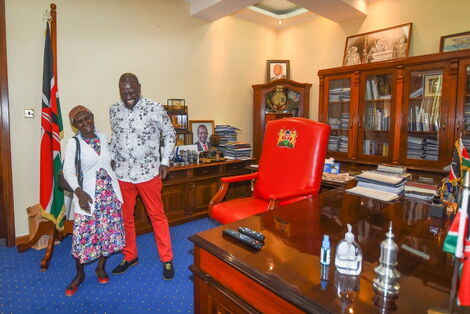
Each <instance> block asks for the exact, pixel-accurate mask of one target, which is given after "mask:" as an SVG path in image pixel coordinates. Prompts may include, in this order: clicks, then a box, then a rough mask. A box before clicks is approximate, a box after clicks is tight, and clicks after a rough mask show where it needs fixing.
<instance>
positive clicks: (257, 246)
mask: <svg viewBox="0 0 470 314" xmlns="http://www.w3.org/2000/svg"><path fill="white" fill-rule="evenodd" d="M223 233H224V234H226V235H228V236H230V237H232V238H234V239H237V240H238V241H241V242H243V243H245V244H247V245H249V246H250V247H252V248H254V249H255V250H259V249H261V248H262V247H263V243H261V242H259V241H258V240H255V239H253V238H250V237H249V236H246V235H244V234H242V233H240V232H238V231H235V230H232V229H225V230H224V231H223Z"/></svg>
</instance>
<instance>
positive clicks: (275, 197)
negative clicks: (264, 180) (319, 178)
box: [269, 189, 317, 201]
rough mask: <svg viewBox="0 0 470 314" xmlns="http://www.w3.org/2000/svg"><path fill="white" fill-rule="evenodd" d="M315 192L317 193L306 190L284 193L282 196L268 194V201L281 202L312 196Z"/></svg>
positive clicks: (313, 190) (314, 190)
mask: <svg viewBox="0 0 470 314" xmlns="http://www.w3.org/2000/svg"><path fill="white" fill-rule="evenodd" d="M316 191H317V190H316V189H307V190H301V191H295V192H289V193H284V194H269V199H270V200H275V201H282V200H285V199H288V198H293V197H299V196H304V195H309V194H314V193H315V192H316Z"/></svg>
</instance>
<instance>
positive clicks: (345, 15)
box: [290, 0, 367, 23]
mask: <svg viewBox="0 0 470 314" xmlns="http://www.w3.org/2000/svg"><path fill="white" fill-rule="evenodd" d="M290 1H291V2H293V3H295V4H296V5H298V6H299V7H302V8H305V9H307V10H309V11H312V12H314V13H316V14H318V15H321V16H323V17H325V18H327V19H329V20H332V21H335V22H337V23H341V22H344V21H347V20H351V19H355V18H359V17H365V16H367V2H366V1H365V0H290Z"/></svg>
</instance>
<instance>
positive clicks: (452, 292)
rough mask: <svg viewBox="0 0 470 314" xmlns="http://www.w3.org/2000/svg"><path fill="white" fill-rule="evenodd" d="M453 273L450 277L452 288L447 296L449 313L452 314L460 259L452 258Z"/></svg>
mask: <svg viewBox="0 0 470 314" xmlns="http://www.w3.org/2000/svg"><path fill="white" fill-rule="evenodd" d="M454 259H455V260H454V273H453V275H452V286H451V290H450V296H449V313H454V304H455V296H456V294H457V282H458V280H459V268H460V259H459V258H456V257H454Z"/></svg>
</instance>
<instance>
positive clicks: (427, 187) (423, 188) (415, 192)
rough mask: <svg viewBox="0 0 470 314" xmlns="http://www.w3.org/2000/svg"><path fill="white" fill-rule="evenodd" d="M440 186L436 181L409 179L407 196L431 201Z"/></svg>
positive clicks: (406, 187) (406, 190)
mask: <svg viewBox="0 0 470 314" xmlns="http://www.w3.org/2000/svg"><path fill="white" fill-rule="evenodd" d="M438 188H439V186H438V185H437V184H434V183H425V182H415V181H408V182H406V184H405V197H409V198H416V199H421V200H425V201H430V200H432V199H433V197H434V195H435V194H436V191H437V189H438Z"/></svg>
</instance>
